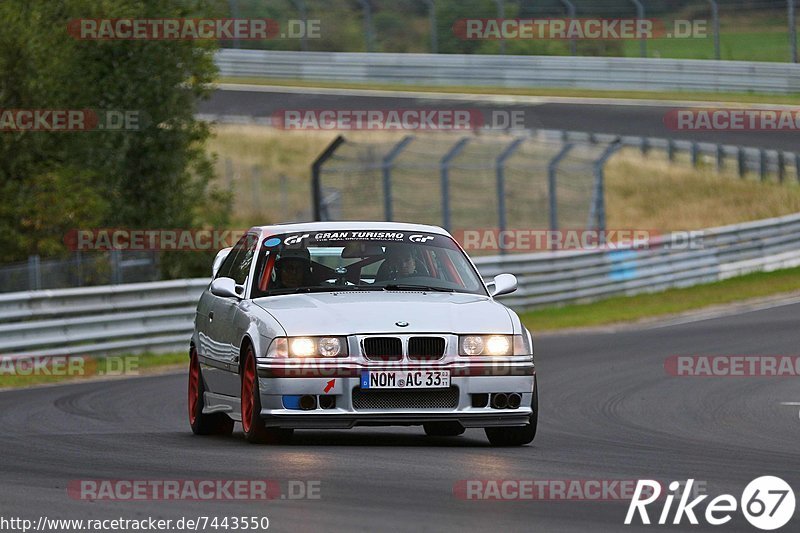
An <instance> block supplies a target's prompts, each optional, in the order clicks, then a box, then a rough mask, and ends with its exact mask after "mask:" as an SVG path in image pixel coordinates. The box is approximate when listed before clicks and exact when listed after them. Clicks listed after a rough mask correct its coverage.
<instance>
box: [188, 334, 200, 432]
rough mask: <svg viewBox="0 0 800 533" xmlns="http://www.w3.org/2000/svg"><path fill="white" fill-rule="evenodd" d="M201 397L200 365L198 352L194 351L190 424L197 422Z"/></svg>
mask: <svg viewBox="0 0 800 533" xmlns="http://www.w3.org/2000/svg"><path fill="white" fill-rule="evenodd" d="M199 396H200V364H199V363H198V362H197V352H196V351H195V350H194V349H192V352H191V357H190V360H189V423H191V424H194V423H195V420H197V400H198V397H199Z"/></svg>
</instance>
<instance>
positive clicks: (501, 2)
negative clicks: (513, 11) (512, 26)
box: [494, 0, 506, 55]
mask: <svg viewBox="0 0 800 533" xmlns="http://www.w3.org/2000/svg"><path fill="white" fill-rule="evenodd" d="M494 3H495V4H497V18H499V19H504V18H506V0H494ZM505 53H506V40H505V38H503V36H502V35H501V36H500V55H505Z"/></svg>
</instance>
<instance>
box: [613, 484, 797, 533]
mask: <svg viewBox="0 0 800 533" xmlns="http://www.w3.org/2000/svg"><path fill="white" fill-rule="evenodd" d="M693 484H694V480H693V479H689V480H688V481H687V482H686V489H685V490H683V491H681V494H680V500H679V502H678V504H677V506H676V507H675V511H674V515H673V518H672V522H671V523H672V524H675V525H678V524H680V523H681V521H682V520H683V519H684V517H685V518H686V520H688V521H689V523H690V524H693V525H697V524H698V523H699V522H698V519H697V515H698V514H700V512H699V510H698V509H695V507H697V506H698V505H699V504H700V503H701V502H702V501H703V500H704V499H706V498H707V497H708V496H707V495H700V496H697V497H695V498H694V499H693V500H691V501H689V497H690V496H691V495H692V485H693ZM680 485H681V484H680V483H679V482H677V481H673V482H672V483H670V484H669V490H670V491H671V492H672V494H669V493H668V494H667V495H666V498H664V499H663V501H664V506H663V508H662V509H661V513H660V514H659V516H658V522H657V523H658V524H661V525H664V524H667V523H668V521H669V518H670V514H671V513H672V504H673V500H674V499H675V494H676V493H677V491H678V489H679V488H680ZM644 494H646V495H647V496H643V495H644ZM661 496H662V495H661V484H660V483H659V482H658V481H653V480H639V482H638V483H637V484H636V490H635V491H634V493H633V499H632V500H631V504H630V506H629V507H628V514H627V516H625V525H630V524H632V523H633V522H634V517H635V516H636V514H637V511H638V515H639V519H640V520H641V522H642V524H650V523H651V522H650V516H649V515H648V512H647V506H648V505H650V504H652V503H654V502H656V501H657V500H659V499H660V497H661ZM739 505H741V510H742V514H744V517H745V518H746V519H747V521H748V522H750V524H752V525H753V526H755V527H756V528H758V529H761V530H764V531H772V530H774V529H778V528H780V527H783V526H784V525H786V523H787V522H789V520H791V518H792V515H794V508H795V495H794V491H793V490H792V487H790V486H789V484H788V483H786V482H785V481H784V480H782V479H781V478H779V477H775V476H762V477H760V478H756V479H754V480H753V481H751V482H750V483H749V484H748V485H747V487H745V489H744V491H743V492H742V497H741V498H740V499H739V501H737V500H736V498H735V497H734V496H732V495H730V494H722V495H720V496H717V497H716V498H714V499H712V500H711V501H709V502H708V504H707V505H706V507H705V513H702V514H700V516H702V517H703V518H705V521H706V522H707V523H708V524H710V525H712V526H721V525H723V524H727V523H728V522H730V521H731V520H732V519H733V514H734V513H736V510H737V507H738V506H739ZM695 513H697V514H695Z"/></svg>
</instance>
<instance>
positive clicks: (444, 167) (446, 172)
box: [439, 137, 470, 231]
mask: <svg viewBox="0 0 800 533" xmlns="http://www.w3.org/2000/svg"><path fill="white" fill-rule="evenodd" d="M469 141H470V138H469V137H464V138H463V139H461V140H460V141H458V142H457V143H456V144H455V145H454V146H453V147H452V148H451V149H450V151H449V152H447V153H446V154H445V155H444V157H443V158H442V160H441V161H440V163H439V168H440V170H441V175H442V226H443V227H444V229H446V230H447V231H450V162H451V161H452V160H453V159H454V158H455V157H456V156H457V155H458V154H460V153H461V151H462V150H464V148H465V147H466V146H467V144H468V143H469Z"/></svg>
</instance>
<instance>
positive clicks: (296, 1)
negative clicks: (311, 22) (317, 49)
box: [290, 0, 308, 52]
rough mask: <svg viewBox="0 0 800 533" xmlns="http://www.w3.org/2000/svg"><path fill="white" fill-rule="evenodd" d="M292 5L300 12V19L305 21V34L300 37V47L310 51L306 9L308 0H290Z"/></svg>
mask: <svg viewBox="0 0 800 533" xmlns="http://www.w3.org/2000/svg"><path fill="white" fill-rule="evenodd" d="M290 2H291V3H292V5H293V6H294V7H295V9H297V11H298V12H299V13H300V20H302V21H303V35H302V36H301V37H300V49H301V50H302V51H303V52H308V35H306V34H307V33H308V11H307V10H306V0H290Z"/></svg>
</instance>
